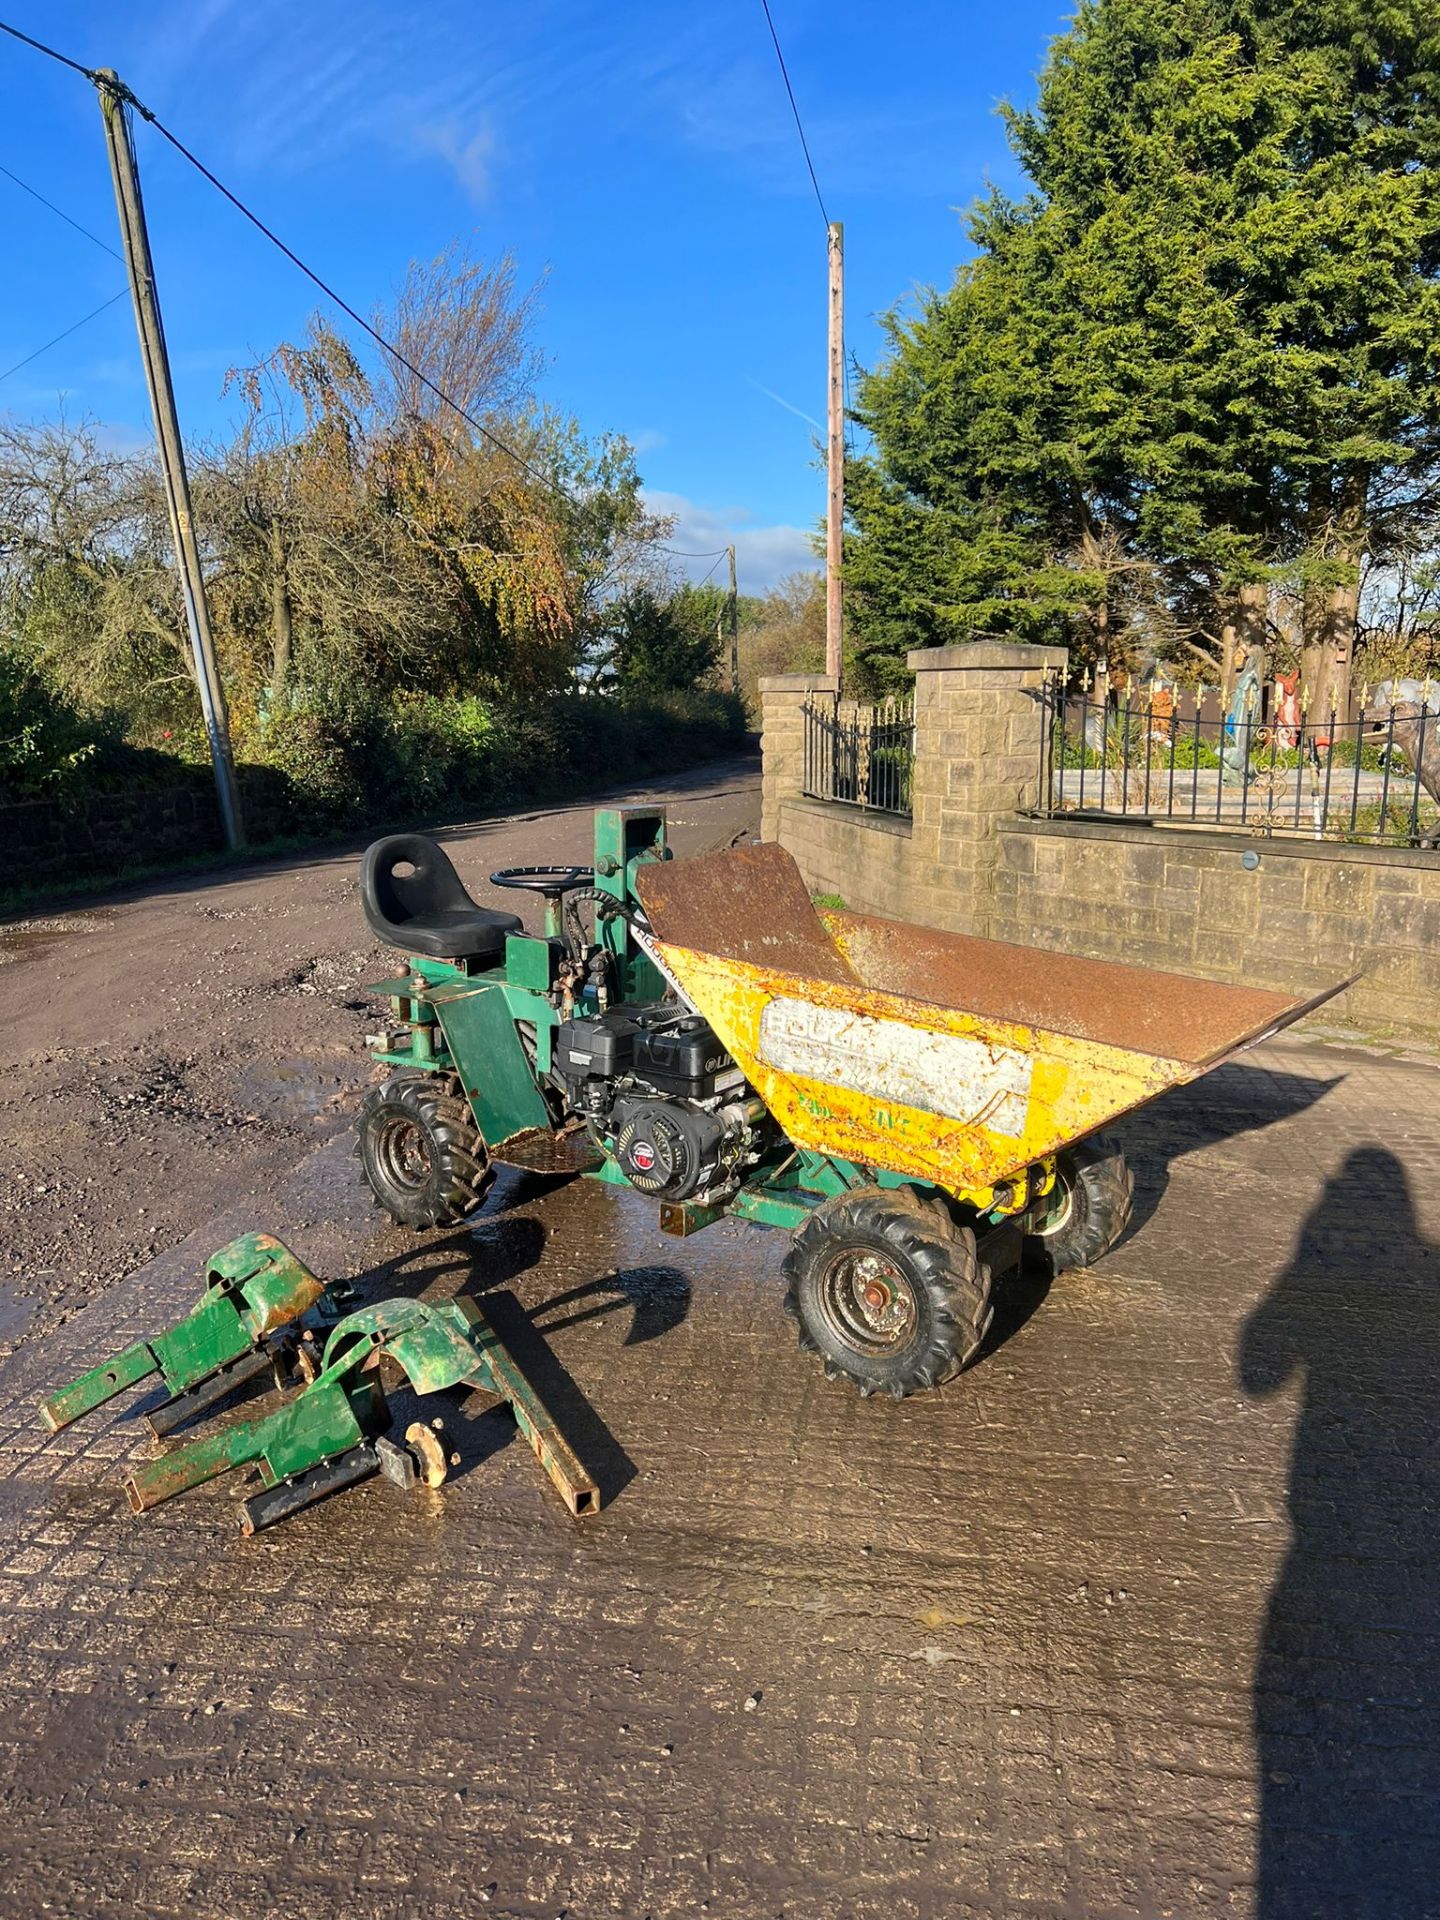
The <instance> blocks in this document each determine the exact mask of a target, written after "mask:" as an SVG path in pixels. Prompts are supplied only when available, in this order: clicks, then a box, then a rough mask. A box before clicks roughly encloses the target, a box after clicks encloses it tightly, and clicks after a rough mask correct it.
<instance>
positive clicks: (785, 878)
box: [635, 842, 860, 986]
mask: <svg viewBox="0 0 1440 1920" xmlns="http://www.w3.org/2000/svg"><path fill="white" fill-rule="evenodd" d="M635 891H636V893H637V894H638V895H639V897H640V904H641V906H642V907H644V909H645V912H646V915H647V916H648V918H649V921H650V924H651V926H652V927H653V928H654V929H655V933H656V936H657V938H659V939H660V940H663V941H665V942H666V943H668V944H670V945H673V946H677V947H691V948H694V949H695V950H696V951H698V952H701V953H713V954H715V955H717V956H718V957H719V958H721V959H724V960H743V961H747V962H749V964H750V965H751V966H758V967H767V968H771V969H773V970H774V971H775V972H776V973H791V974H799V975H802V976H805V977H808V978H810V979H814V980H831V981H836V982H844V983H846V984H848V985H851V986H856V985H859V984H860V980H859V976H858V975H857V974H856V973H855V971H854V969H853V968H852V967H851V966H850V964H849V963H848V962H847V960H846V959H845V956H844V955H843V954H842V953H841V952H840V951H839V949H838V948H837V946H836V944H835V942H834V941H833V940H832V939H831V937H830V935H829V934H828V933H827V932H826V930H825V928H824V926H823V925H822V924H821V921H820V916H819V915H818V914H817V913H816V911H815V906H814V902H813V901H812V900H811V898H810V893H809V889H808V888H807V887H806V885H805V882H804V880H803V879H802V878H801V875H800V869H799V868H798V867H797V866H796V864H795V862H794V860H793V859H792V858H791V856H790V855H789V854H788V853H787V852H786V851H785V849H784V848H783V847H780V846H775V845H773V844H772V843H770V842H765V843H764V844H762V845H760V846H751V847H731V848H729V849H728V850H726V851H722V852H720V853H706V854H701V856H700V857H699V858H698V859H696V860H666V861H663V862H656V863H655V864H654V865H653V866H644V867H641V868H640V869H639V871H638V872H637V873H636V876H635Z"/></svg>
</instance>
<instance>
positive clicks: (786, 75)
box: [760, 0, 830, 233]
mask: <svg viewBox="0 0 1440 1920" xmlns="http://www.w3.org/2000/svg"><path fill="white" fill-rule="evenodd" d="M760 4H761V6H762V7H763V8H764V9H765V24H766V25H767V26H768V27H769V29H770V38H771V39H772V40H773V41H774V43H775V58H776V59H777V60H778V61H779V62H780V78H781V79H782V80H783V81H784V82H785V91H786V93H787V94H788V95H789V96H790V111H791V113H793V114H794V116H795V131H796V132H797V133H798V134H799V136H800V150H801V152H802V153H803V154H804V155H805V165H806V166H807V168H808V169H809V171H810V184H811V186H812V187H813V188H814V189H815V200H816V204H817V205H818V206H819V208H820V218H821V219H822V220H823V221H824V222H825V231H826V232H827V233H828V232H829V231H830V216H829V214H828V213H827V212H826V211H825V196H824V195H823V194H822V193H821V191H820V182H819V181H818V180H817V179H816V177H815V162H814V161H813V160H812V159H811V158H810V142H809V141H808V140H807V139H806V138H805V127H804V124H803V122H802V121H801V119H800V109H799V107H797V106H796V104H795V89H794V88H793V87H792V86H791V84H790V72H789V69H788V68H787V67H786V65H785V55H784V54H783V53H782V52H781V51H780V36H779V34H778V33H777V32H776V31H775V21H774V18H773V17H772V15H771V12H770V0H760Z"/></svg>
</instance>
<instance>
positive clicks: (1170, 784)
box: [1039, 680, 1440, 847]
mask: <svg viewBox="0 0 1440 1920" xmlns="http://www.w3.org/2000/svg"><path fill="white" fill-rule="evenodd" d="M1407 694H1413V697H1407ZM1042 699H1043V703H1044V714H1045V725H1044V729H1043V733H1042V745H1041V781H1040V806H1039V811H1040V812H1041V813H1044V814H1049V815H1057V814H1086V815H1089V816H1091V817H1098V818H1105V819H1122V820H1123V819H1136V818H1138V819H1147V820H1163V821H1169V822H1172V823H1176V824H1182V825H1185V826H1203V827H1220V828H1229V829H1233V830H1235V831H1238V832H1243V833H1248V834H1274V835H1289V836H1297V835H1298V836H1301V837H1304V838H1306V839H1315V840H1348V841H1357V842H1375V843H1378V844H1382V845H1390V846H1410V847H1414V846H1422V847H1423V846H1436V845H1440V682H1436V683H1426V684H1425V685H1424V687H1423V688H1422V687H1421V686H1420V685H1419V683H1418V682H1417V683H1416V684H1415V686H1414V687H1413V689H1410V688H1406V689H1402V692H1401V693H1400V694H1399V695H1397V696H1396V697H1394V698H1390V697H1388V696H1387V697H1386V698H1384V699H1383V700H1381V701H1379V702H1371V703H1370V704H1369V705H1368V706H1367V707H1366V708H1365V710H1364V711H1363V712H1361V713H1360V714H1359V716H1358V717H1356V718H1353V719H1352V718H1344V719H1341V718H1338V717H1337V716H1336V715H1334V714H1326V715H1323V716H1321V717H1319V718H1316V717H1314V716H1312V715H1307V714H1304V713H1302V712H1300V711H1299V710H1298V709H1297V707H1296V705H1295V703H1294V701H1293V698H1292V697H1290V696H1288V695H1287V694H1286V691H1285V689H1284V687H1283V686H1276V687H1265V688H1263V689H1257V690H1255V691H1253V692H1252V694H1251V696H1250V697H1249V698H1248V699H1246V698H1244V697H1242V698H1241V699H1239V700H1237V701H1235V702H1233V703H1232V705H1231V707H1230V709H1229V710H1228V711H1225V710H1222V709H1221V707H1220V704H1219V699H1218V696H1217V695H1216V694H1214V693H1213V692H1211V693H1210V694H1209V695H1208V696H1206V695H1204V694H1201V695H1194V694H1190V693H1182V692H1177V691H1172V690H1169V689H1165V688H1152V689H1150V690H1149V691H1148V692H1147V693H1146V695H1145V698H1144V699H1143V701H1136V702H1130V701H1127V702H1126V703H1124V704H1121V705H1118V706H1117V705H1115V704H1113V703H1112V702H1111V701H1109V700H1091V699H1087V698H1085V697H1083V696H1075V695H1072V694H1067V693H1066V692H1065V690H1064V688H1063V686H1062V685H1061V684H1060V683H1059V682H1058V680H1057V681H1053V682H1052V683H1051V684H1050V685H1049V686H1047V688H1046V689H1045V692H1044V694H1043V695H1042Z"/></svg>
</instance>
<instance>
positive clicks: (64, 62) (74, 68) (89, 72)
mask: <svg viewBox="0 0 1440 1920" xmlns="http://www.w3.org/2000/svg"><path fill="white" fill-rule="evenodd" d="M0 33H8V34H9V35H10V37H11V39H12V40H23V41H24V42H25V44H26V46H27V47H34V49H35V51H36V52H37V53H44V54H48V55H49V57H50V58H51V59H52V60H58V61H59V62H60V64H61V66H62V67H69V68H70V70H71V72H72V73H83V74H84V76H85V78H86V79H87V80H94V79H96V78H97V77H98V76H97V75H96V72H95V69H94V68H93V67H82V66H81V64H80V62H79V61H78V60H72V59H71V58H70V56H69V54H66V53H57V52H56V50H55V49H54V47H47V46H46V44H45V42H44V41H43V40H32V39H31V38H30V35H29V34H28V33H22V32H21V31H20V29H19V28H18V27H12V26H10V25H9V24H8V23H7V22H6V21H4V20H0Z"/></svg>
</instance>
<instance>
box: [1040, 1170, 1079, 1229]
mask: <svg viewBox="0 0 1440 1920" xmlns="http://www.w3.org/2000/svg"><path fill="white" fill-rule="evenodd" d="M1046 1199H1047V1201H1048V1203H1049V1208H1048V1211H1047V1212H1046V1214H1045V1216H1044V1218H1043V1219H1042V1220H1041V1221H1040V1224H1039V1225H1038V1226H1036V1227H1034V1228H1032V1229H1031V1231H1032V1232H1034V1233H1036V1234H1037V1235H1038V1236H1039V1237H1040V1239H1042V1240H1050V1239H1053V1237H1054V1236H1055V1235H1056V1234H1057V1233H1059V1232H1060V1231H1061V1230H1062V1229H1063V1228H1065V1227H1068V1226H1069V1224H1070V1216H1071V1214H1073V1213H1074V1211H1075V1183H1074V1181H1073V1180H1071V1179H1070V1178H1069V1176H1068V1175H1067V1174H1066V1173H1065V1171H1064V1169H1063V1168H1061V1167H1057V1168H1056V1169H1055V1184H1054V1186H1053V1187H1052V1188H1051V1189H1050V1192H1049V1193H1048V1194H1047V1195H1046Z"/></svg>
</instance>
